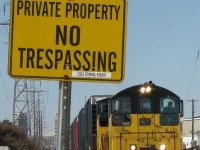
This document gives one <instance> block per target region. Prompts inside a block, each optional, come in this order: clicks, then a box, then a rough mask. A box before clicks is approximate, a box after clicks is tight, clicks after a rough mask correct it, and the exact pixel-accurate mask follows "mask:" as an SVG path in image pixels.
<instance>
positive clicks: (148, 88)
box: [140, 86, 151, 94]
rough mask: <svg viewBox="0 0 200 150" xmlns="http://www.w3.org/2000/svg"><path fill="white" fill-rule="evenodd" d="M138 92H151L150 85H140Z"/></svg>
mask: <svg viewBox="0 0 200 150" xmlns="http://www.w3.org/2000/svg"><path fill="white" fill-rule="evenodd" d="M140 92H141V93H142V94H145V93H150V92H151V87H150V86H148V87H141V88H140Z"/></svg>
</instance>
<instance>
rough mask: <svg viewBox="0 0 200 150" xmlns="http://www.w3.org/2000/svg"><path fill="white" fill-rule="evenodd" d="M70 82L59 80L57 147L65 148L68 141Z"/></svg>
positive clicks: (60, 149) (62, 149)
mask: <svg viewBox="0 0 200 150" xmlns="http://www.w3.org/2000/svg"><path fill="white" fill-rule="evenodd" d="M70 108H71V82H67V81H60V82H59V105H58V135H57V149H58V150H67V149H68V146H69V145H68V143H69V126H70Z"/></svg>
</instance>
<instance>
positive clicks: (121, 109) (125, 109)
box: [112, 97, 131, 113]
mask: <svg viewBox="0 0 200 150" xmlns="http://www.w3.org/2000/svg"><path fill="white" fill-rule="evenodd" d="M130 112H131V99H130V98H129V97H118V98H116V99H114V100H112V113H130Z"/></svg>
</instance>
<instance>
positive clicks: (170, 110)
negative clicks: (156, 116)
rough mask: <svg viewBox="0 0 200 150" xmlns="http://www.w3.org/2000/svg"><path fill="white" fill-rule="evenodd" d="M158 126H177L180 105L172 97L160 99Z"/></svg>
mask: <svg viewBox="0 0 200 150" xmlns="http://www.w3.org/2000/svg"><path fill="white" fill-rule="evenodd" d="M160 112H161V115H160V124H161V125H163V126H172V125H173V126H175V125H178V124H179V116H178V113H179V112H180V103H179V100H178V99H176V98H173V97H161V98H160Z"/></svg>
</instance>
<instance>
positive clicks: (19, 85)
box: [13, 79, 29, 134]
mask: <svg viewBox="0 0 200 150" xmlns="http://www.w3.org/2000/svg"><path fill="white" fill-rule="evenodd" d="M28 114H29V102H28V86H27V80H21V79H16V80H15V84H14V101H13V125H16V126H19V127H20V128H21V129H22V130H23V131H24V132H25V133H26V134H28V129H29V127H28Z"/></svg>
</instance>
